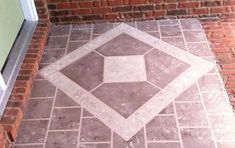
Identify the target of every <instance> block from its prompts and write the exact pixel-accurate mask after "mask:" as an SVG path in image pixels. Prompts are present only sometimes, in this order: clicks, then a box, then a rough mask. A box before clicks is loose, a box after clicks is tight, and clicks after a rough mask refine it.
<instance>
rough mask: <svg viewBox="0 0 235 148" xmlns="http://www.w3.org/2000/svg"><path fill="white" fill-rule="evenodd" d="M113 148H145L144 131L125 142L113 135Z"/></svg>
mask: <svg viewBox="0 0 235 148" xmlns="http://www.w3.org/2000/svg"><path fill="white" fill-rule="evenodd" d="M113 148H145V140H144V130H141V131H139V132H138V133H137V134H136V135H135V136H133V137H132V138H131V139H130V140H128V141H125V140H123V139H122V138H121V137H120V136H118V135H117V134H115V133H114V134H113Z"/></svg>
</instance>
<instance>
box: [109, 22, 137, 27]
mask: <svg viewBox="0 0 235 148" xmlns="http://www.w3.org/2000/svg"><path fill="white" fill-rule="evenodd" d="M121 23H125V24H127V25H129V26H131V27H134V28H136V23H135V22H134V21H131V22H115V23H114V24H113V25H114V27H116V26H118V25H120V24H121Z"/></svg>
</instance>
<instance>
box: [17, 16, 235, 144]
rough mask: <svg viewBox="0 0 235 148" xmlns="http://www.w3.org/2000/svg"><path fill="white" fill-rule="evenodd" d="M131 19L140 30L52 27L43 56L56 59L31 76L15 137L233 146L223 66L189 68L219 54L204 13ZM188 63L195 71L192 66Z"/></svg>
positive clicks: (28, 141) (34, 141) (21, 140)
mask: <svg viewBox="0 0 235 148" xmlns="http://www.w3.org/2000/svg"><path fill="white" fill-rule="evenodd" d="M127 24H130V25H131V26H132V27H134V28H137V29H138V30H133V29H132V28H130V27H127V28H128V29H127V30H125V27H124V30H125V31H124V32H119V31H117V30H116V31H115V29H114V30H112V29H113V28H114V27H119V28H120V26H118V25H120V24H119V23H114V24H112V23H102V24H95V25H94V24H93V25H89V24H85V25H62V26H53V27H52V30H51V33H50V37H49V40H48V43H47V47H46V52H45V53H47V54H46V55H45V57H44V60H43V61H42V63H41V64H40V66H41V67H45V66H47V65H49V68H52V69H51V71H48V73H46V74H47V76H45V73H44V74H43V73H42V71H45V69H47V68H48V67H45V68H44V69H42V70H41V72H40V74H42V75H41V76H42V77H41V76H39V79H37V81H35V82H34V85H33V90H32V92H31V97H30V99H31V100H30V101H29V107H28V111H27V112H26V113H25V116H24V117H25V118H24V120H23V122H22V124H21V127H20V132H19V136H18V137H17V141H16V143H15V145H14V147H16V148H18V147H23V148H24V147H25V148H28V147H36V148H41V147H45V148H55V147H60V148H68V147H69V148H124V147H130V148H132V147H133V148H158V147H160V148H183V147H184V148H194V147H195V148H200V147H203V148H214V147H218V148H220V147H233V145H234V143H232V142H230V143H228V142H223V141H234V140H235V136H234V135H235V132H234V131H235V130H234V129H235V128H234V126H233V125H232V124H233V123H234V121H235V120H234V113H233V111H232V108H231V106H230V105H229V103H228V97H227V93H226V92H225V91H224V86H223V84H222V81H221V79H220V76H219V74H218V73H217V71H213V73H209V74H206V73H203V74H202V75H200V76H201V78H200V79H199V78H197V79H196V78H194V77H193V78H191V76H192V75H194V74H195V75H196V73H197V72H198V73H200V70H201V68H202V67H203V66H205V65H204V64H202V63H201V62H200V61H201V60H202V59H200V58H198V57H207V58H210V59H213V55H212V54H210V53H211V51H210V49H209V46H208V45H209V44H208V42H207V40H206V36H205V35H204V32H203V29H202V27H201V24H200V21H199V20H197V19H182V20H161V21H145V22H131V23H127ZM121 25H122V24H121ZM140 30H141V31H140ZM103 33H105V34H103ZM145 33H146V34H145ZM92 39H94V40H92ZM156 39H157V40H156ZM162 41H164V42H162ZM166 42H167V43H166ZM158 47H160V48H158ZM177 47H178V48H177ZM199 47H200V48H199ZM179 48H180V49H179ZM173 49H174V50H173ZM176 55H177V56H176ZM188 56H189V57H191V58H187V57H188ZM61 57H62V58H61ZM124 57H126V61H124V62H121V60H117V61H118V62H119V63H115V62H114V63H112V64H110V65H109V66H108V68H107V67H106V66H105V61H106V59H112V58H113V59H115V58H117V59H118V58H124ZM139 57H142V61H141V62H139V61H140V60H139ZM59 58H60V59H59ZM58 59H59V60H58ZM195 59H196V60H195ZM193 60H195V61H198V62H196V64H195V63H190V62H188V61H193ZM54 61H56V62H55V63H53V62H54ZM70 61H71V62H70ZM143 61H144V62H143ZM43 62H44V63H43ZM212 62H214V61H212ZM200 64H202V65H200ZM44 65H45V66H44ZM191 65H194V68H195V69H196V72H195V71H191V72H190V73H189V72H188V70H189V69H190V68H191ZM131 66H132V67H131ZM133 67H135V68H136V69H133ZM115 70H116V71H115ZM55 71H56V72H55ZM54 72H55V73H54ZM58 73H59V74H58ZM112 73H113V74H114V76H113V77H112V78H111V79H110V81H108V82H105V77H107V74H112ZM144 73H145V76H144ZM185 73H186V74H188V75H184V74H185ZM57 74H58V75H57ZM138 74H139V75H138ZM190 74H192V75H190ZM120 75H121V76H120ZM136 75H137V76H138V77H137V76H136ZM181 76H183V77H181ZM144 77H146V78H145V79H144ZM45 79H46V80H45ZM65 80H66V81H65ZM67 80H68V81H67ZM178 80H181V81H178ZM71 82H73V83H72V84H70V83H71ZM183 84H184V87H182V85H183ZM185 84H188V85H185ZM169 88H170V89H169ZM183 88H184V89H183ZM169 90H170V91H169ZM179 90H181V91H179ZM169 98H170V99H171V100H169ZM226 100H227V101H226ZM167 101H168V102H167ZM166 102H167V103H166ZM218 104H219V105H218ZM133 131H134V132H133ZM129 133H130V134H129ZM126 135H127V136H126ZM221 140H222V141H221Z"/></svg>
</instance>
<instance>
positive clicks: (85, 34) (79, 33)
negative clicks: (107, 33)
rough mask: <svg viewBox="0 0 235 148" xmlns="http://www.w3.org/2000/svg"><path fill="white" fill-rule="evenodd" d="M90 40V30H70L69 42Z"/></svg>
mask: <svg viewBox="0 0 235 148" xmlns="http://www.w3.org/2000/svg"><path fill="white" fill-rule="evenodd" d="M90 38H91V29H87V28H85V29H78V30H72V31H71V34H70V41H78V40H90Z"/></svg>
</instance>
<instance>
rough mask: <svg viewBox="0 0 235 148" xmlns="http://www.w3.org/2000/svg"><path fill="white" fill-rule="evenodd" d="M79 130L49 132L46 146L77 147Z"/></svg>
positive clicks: (53, 147) (54, 147)
mask: <svg viewBox="0 0 235 148" xmlns="http://www.w3.org/2000/svg"><path fill="white" fill-rule="evenodd" d="M77 139H78V132H49V133H48V137H47V141H46V146H45V148H77Z"/></svg>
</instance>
